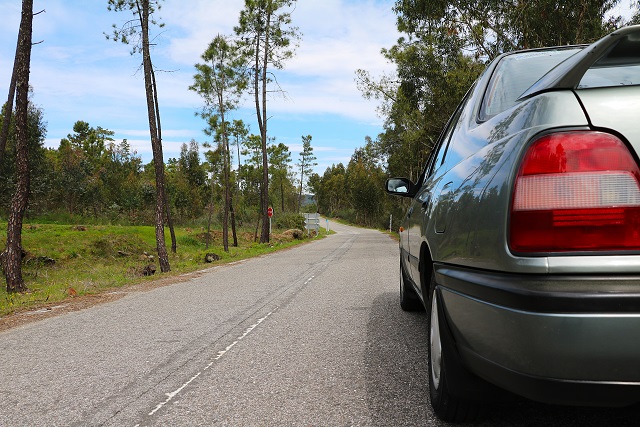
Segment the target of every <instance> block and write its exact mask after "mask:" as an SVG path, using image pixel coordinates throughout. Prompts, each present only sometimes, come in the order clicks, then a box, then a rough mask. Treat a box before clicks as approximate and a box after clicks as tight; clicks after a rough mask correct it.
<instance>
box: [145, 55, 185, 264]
mask: <svg viewBox="0 0 640 427" xmlns="http://www.w3.org/2000/svg"><path fill="white" fill-rule="evenodd" d="M151 83H152V85H153V103H154V110H155V115H156V121H157V126H158V141H160V148H162V125H161V123H160V104H159V103H158V86H157V85H156V73H155V71H153V67H151ZM163 164H164V159H163ZM163 173H164V172H163ZM162 188H163V191H162V197H163V198H164V202H163V203H164V206H165V209H166V211H167V212H166V215H167V225H168V226H169V234H171V252H173V253H174V254H175V253H176V252H177V251H178V243H177V241H176V232H175V230H174V229H173V220H172V219H171V207H170V206H169V202H168V200H167V190H166V188H165V187H164V186H163V187H162Z"/></svg>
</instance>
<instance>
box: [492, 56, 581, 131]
mask: <svg viewBox="0 0 640 427" xmlns="http://www.w3.org/2000/svg"><path fill="white" fill-rule="evenodd" d="M579 51H580V48H571V49H550V50H541V51H531V52H521V53H515V54H513V55H508V56H505V57H504V58H502V60H501V61H500V63H498V65H497V66H496V69H495V71H494V72H493V75H492V76H491V82H489V86H488V87H487V92H486V93H485V96H484V101H483V103H482V111H481V114H480V117H481V119H482V120H487V119H489V118H491V117H493V116H495V115H496V114H499V113H501V112H503V111H505V110H507V109H509V108H511V107H513V106H514V105H515V104H516V100H517V99H518V98H520V96H521V95H522V94H523V93H524V92H525V91H526V90H527V89H529V88H530V87H531V86H532V85H533V84H534V83H535V82H537V81H538V80H539V79H540V78H541V77H542V76H544V75H545V74H547V73H548V72H549V71H550V70H551V69H552V68H553V67H555V66H556V65H558V64H559V63H561V62H562V61H564V60H565V59H567V58H568V57H570V56H571V55H573V54H574V53H576V52H579Z"/></svg>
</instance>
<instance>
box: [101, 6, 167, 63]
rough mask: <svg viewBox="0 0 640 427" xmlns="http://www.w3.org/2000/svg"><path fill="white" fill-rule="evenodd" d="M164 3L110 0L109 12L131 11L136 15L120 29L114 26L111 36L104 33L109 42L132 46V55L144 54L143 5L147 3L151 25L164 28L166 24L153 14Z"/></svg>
mask: <svg viewBox="0 0 640 427" xmlns="http://www.w3.org/2000/svg"><path fill="white" fill-rule="evenodd" d="M162 1H163V0H108V1H107V10H109V11H113V12H123V11H130V12H131V13H132V14H133V15H134V19H131V20H129V21H126V22H125V24H124V25H123V26H122V27H120V28H118V27H117V26H116V25H115V24H114V25H113V30H112V33H111V34H107V33H104V35H105V37H106V38H107V40H113V41H116V42H121V43H124V44H132V45H133V47H132V49H131V54H132V55H134V54H136V53H142V28H141V19H143V15H144V14H143V13H142V10H141V8H142V3H145V2H146V3H147V4H148V7H149V18H150V19H149V20H150V23H151V24H153V25H157V26H158V27H159V28H162V27H164V24H163V23H161V22H159V21H157V20H155V19H154V18H153V14H154V13H155V12H156V11H159V10H160V9H161V8H162Z"/></svg>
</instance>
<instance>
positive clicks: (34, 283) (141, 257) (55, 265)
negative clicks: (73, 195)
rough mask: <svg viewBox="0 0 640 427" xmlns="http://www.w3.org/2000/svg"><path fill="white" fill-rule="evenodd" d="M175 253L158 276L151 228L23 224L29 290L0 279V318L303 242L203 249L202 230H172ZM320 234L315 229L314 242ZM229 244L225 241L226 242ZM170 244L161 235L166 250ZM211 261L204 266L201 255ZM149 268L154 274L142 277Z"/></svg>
mask: <svg viewBox="0 0 640 427" xmlns="http://www.w3.org/2000/svg"><path fill="white" fill-rule="evenodd" d="M6 229H7V227H6V223H0V250H2V249H4V246H5V244H6ZM175 231H176V241H177V244H178V250H177V253H175V254H173V253H171V252H170V253H169V262H170V264H171V272H169V273H164V274H161V275H160V274H158V273H159V271H160V268H159V266H158V261H157V255H156V249H155V246H156V245H155V229H154V227H150V226H149V227H147V226H100V225H95V226H77V225H60V224H26V225H25V226H24V228H23V233H22V246H23V248H24V250H25V251H26V256H25V258H24V259H23V270H22V271H23V277H24V279H25V282H26V284H27V287H28V288H29V292H27V293H24V294H9V293H7V291H6V282H5V280H4V276H0V286H1V288H2V289H0V317H2V316H6V315H8V314H12V313H16V312H20V311H25V310H33V309H37V308H38V307H41V306H44V305H49V304H52V303H59V302H62V301H65V300H68V299H72V298H77V297H81V296H85V295H93V294H101V293H105V292H109V291H113V290H115V289H119V288H122V287H126V286H129V285H136V284H139V283H144V282H145V281H152V280H154V279H158V278H159V277H162V278H166V277H171V276H177V275H179V274H184V273H188V272H193V271H197V270H201V269H203V268H207V267H210V266H213V265H219V264H225V263H228V262H233V261H238V260H242V259H246V258H251V257H255V256H259V255H263V254H267V253H270V252H274V251H277V250H280V249H285V248H288V247H291V246H295V245H297V244H300V243H303V242H305V241H309V238H307V237H306V233H301V234H302V237H301V238H299V239H297V238H295V237H294V236H293V235H292V234H293V233H291V232H284V231H277V230H274V233H273V234H272V235H271V242H270V243H267V244H260V243H255V242H254V238H253V234H252V233H251V232H241V233H239V234H238V247H233V246H231V244H230V246H229V252H225V251H224V250H223V246H222V232H221V231H219V230H216V231H213V232H212V233H211V234H210V236H209V239H210V245H209V247H208V248H207V247H206V240H207V236H206V232H204V230H202V229H197V230H196V229H191V228H176V230H175ZM324 235H325V232H324V231H322V230H321V232H320V237H322V236H324ZM230 241H231V238H230ZM170 245H171V242H170V240H169V233H168V231H167V249H168V250H169V248H170ZM207 254H215V255H216V257H214V258H216V259H217V260H216V261H214V262H213V263H207V262H205V255H207ZM148 266H154V267H155V268H156V269H157V271H158V273H156V274H155V275H152V276H144V273H143V271H144V269H145V267H148Z"/></svg>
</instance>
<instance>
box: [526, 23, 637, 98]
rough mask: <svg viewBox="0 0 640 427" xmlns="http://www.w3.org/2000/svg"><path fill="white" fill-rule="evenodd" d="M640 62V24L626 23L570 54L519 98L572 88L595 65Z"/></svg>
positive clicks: (575, 86) (576, 85)
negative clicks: (624, 25) (625, 25)
mask: <svg viewBox="0 0 640 427" xmlns="http://www.w3.org/2000/svg"><path fill="white" fill-rule="evenodd" d="M630 59H631V60H633V61H634V63H637V64H640V25H633V26H630V27H624V28H621V29H619V30H616V31H614V32H613V33H611V34H609V35H608V36H605V37H603V38H602V39H600V40H598V41H597V42H595V43H593V44H592V45H589V46H587V47H586V48H584V49H583V50H581V51H580V52H578V53H576V54H575V55H573V56H571V57H569V58H567V59H566V60H565V61H563V62H561V63H560V64H558V65H557V66H556V67H555V68H553V69H552V70H551V71H549V72H548V73H547V74H545V75H544V76H543V77H542V78H541V79H540V80H538V81H537V82H536V83H534V84H533V86H531V87H530V88H529V89H527V91H526V92H525V93H523V94H522V95H521V96H520V98H518V101H521V100H524V99H527V98H530V97H532V96H535V95H538V94H539V93H542V92H549V91H554V90H567V89H568V90H572V89H575V88H577V87H578V85H579V84H580V80H582V77H583V76H584V74H585V73H586V72H587V70H588V69H589V68H591V67H593V66H614V65H620V64H624V63H626V62H628V60H630Z"/></svg>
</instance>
